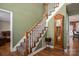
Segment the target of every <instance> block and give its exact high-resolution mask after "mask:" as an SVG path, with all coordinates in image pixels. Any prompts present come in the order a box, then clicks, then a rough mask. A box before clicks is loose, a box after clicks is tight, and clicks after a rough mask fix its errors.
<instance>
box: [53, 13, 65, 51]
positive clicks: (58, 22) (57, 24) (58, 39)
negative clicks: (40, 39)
mask: <svg viewBox="0 0 79 59" xmlns="http://www.w3.org/2000/svg"><path fill="white" fill-rule="evenodd" d="M63 19H64V18H63V15H61V14H56V15H55V16H54V48H58V49H63V25H64V24H63Z"/></svg>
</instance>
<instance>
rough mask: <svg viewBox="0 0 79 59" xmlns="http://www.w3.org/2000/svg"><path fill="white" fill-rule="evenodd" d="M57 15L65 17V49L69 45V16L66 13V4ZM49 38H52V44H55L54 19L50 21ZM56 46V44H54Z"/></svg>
mask: <svg viewBox="0 0 79 59" xmlns="http://www.w3.org/2000/svg"><path fill="white" fill-rule="evenodd" d="M56 14H62V15H64V33H63V34H64V35H63V44H64V48H66V45H67V39H68V16H67V13H66V4H64V5H63V6H62V7H61V8H60V10H58V11H57V13H56ZM47 36H48V37H51V38H52V42H54V19H53V17H52V18H51V19H50V21H49V23H48V32H47ZM53 44H54V43H53Z"/></svg>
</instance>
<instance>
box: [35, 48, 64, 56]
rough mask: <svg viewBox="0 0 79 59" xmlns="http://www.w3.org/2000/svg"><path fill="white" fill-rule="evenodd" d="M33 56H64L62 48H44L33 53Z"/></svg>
mask: <svg viewBox="0 0 79 59" xmlns="http://www.w3.org/2000/svg"><path fill="white" fill-rule="evenodd" d="M35 56H66V54H65V53H64V51H63V50H59V49H52V48H45V49H44V50H42V51H40V52H38V53H37V54H35Z"/></svg>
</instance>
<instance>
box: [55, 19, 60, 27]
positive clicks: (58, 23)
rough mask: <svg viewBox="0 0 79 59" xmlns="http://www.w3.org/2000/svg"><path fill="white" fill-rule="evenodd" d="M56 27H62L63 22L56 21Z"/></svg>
mask: <svg viewBox="0 0 79 59" xmlns="http://www.w3.org/2000/svg"><path fill="white" fill-rule="evenodd" d="M56 26H57V27H59V26H61V21H60V19H58V20H56Z"/></svg>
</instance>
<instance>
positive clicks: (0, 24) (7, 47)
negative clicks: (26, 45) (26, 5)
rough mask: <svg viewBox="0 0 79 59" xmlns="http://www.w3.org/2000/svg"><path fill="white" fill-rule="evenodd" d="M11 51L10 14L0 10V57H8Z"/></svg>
mask: <svg viewBox="0 0 79 59" xmlns="http://www.w3.org/2000/svg"><path fill="white" fill-rule="evenodd" d="M11 50H12V12H11V11H8V10H4V9H0V55H3V56H4V55H5V56H6V55H9V53H10V52H11Z"/></svg>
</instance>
